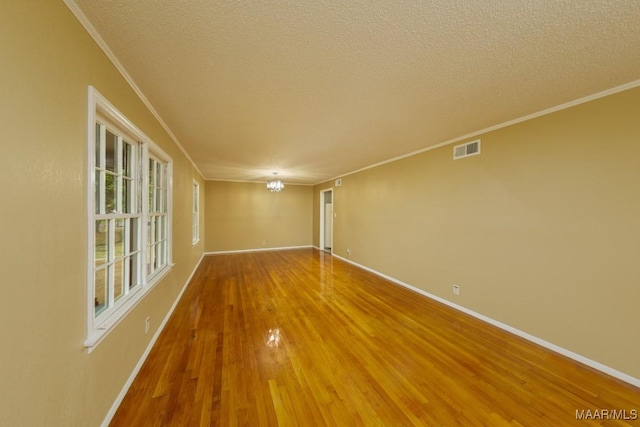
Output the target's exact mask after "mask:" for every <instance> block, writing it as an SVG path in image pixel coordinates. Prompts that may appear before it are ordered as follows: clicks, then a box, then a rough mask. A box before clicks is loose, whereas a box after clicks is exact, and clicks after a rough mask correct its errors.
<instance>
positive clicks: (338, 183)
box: [335, 178, 342, 187]
mask: <svg viewBox="0 0 640 427" xmlns="http://www.w3.org/2000/svg"><path fill="white" fill-rule="evenodd" d="M341 185H342V178H338V179H336V182H335V186H336V187H340V186H341Z"/></svg>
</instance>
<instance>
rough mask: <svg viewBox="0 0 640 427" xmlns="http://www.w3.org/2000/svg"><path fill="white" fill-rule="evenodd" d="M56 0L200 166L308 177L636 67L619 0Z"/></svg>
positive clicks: (634, 39)
mask: <svg viewBox="0 0 640 427" xmlns="http://www.w3.org/2000/svg"><path fill="white" fill-rule="evenodd" d="M74 1H75V4H74V3H73V2H74ZM67 3H68V4H70V7H71V6H74V7H76V6H77V7H79V9H80V10H81V11H82V12H83V13H84V15H85V16H86V17H87V19H88V21H89V22H90V23H91V24H92V25H93V27H94V28H95V30H96V31H97V33H98V34H99V36H100V37H101V38H102V39H103V40H104V42H105V43H106V44H107V45H108V47H109V48H110V50H111V51H112V52H113V54H114V55H115V56H116V57H117V60H118V61H119V62H120V63H121V64H122V66H123V67H124V68H125V69H126V71H127V73H128V74H129V76H130V77H131V79H132V80H133V81H134V82H135V84H136V85H137V86H138V88H139V89H140V91H141V92H142V93H143V94H144V96H145V97H146V98H147V99H148V101H149V102H150V104H151V105H152V106H153V108H154V109H155V110H156V111H157V113H158V114H159V116H160V117H161V118H162V120H163V121H164V122H165V123H166V125H167V126H168V128H169V129H170V130H171V132H172V133H173V134H174V135H175V136H176V138H177V140H178V141H179V142H180V144H181V145H182V146H183V147H184V149H185V150H186V151H187V152H188V154H189V155H190V157H191V158H192V159H193V160H194V162H195V163H196V165H197V167H198V168H199V169H200V171H201V172H202V174H203V175H204V177H205V178H207V179H220V180H247V181H264V180H266V179H268V178H269V177H270V175H271V173H272V172H279V173H280V177H282V178H283V180H284V181H285V182H289V183H305V184H314V183H318V182H321V181H323V180H326V179H329V178H332V177H336V176H339V175H341V174H344V173H347V172H350V171H353V170H357V169H360V168H363V167H366V166H368V165H372V164H375V163H378V162H382V161H385V160H387V159H390V158H393V157H397V156H401V155H403V154H406V153H410V152H413V151H416V150H420V149H424V148H426V147H428V146H431V145H435V144H438V143H442V142H443V141H447V140H450V139H453V138H456V137H459V136H461V135H465V134H468V133H471V132H475V131H478V130H481V129H484V128H487V127H490V126H494V125H497V124H500V123H503V122H506V121H509V120H513V119H516V118H519V117H522V116H525V115H528V114H531V113H535V112H538V111H541V110H544V109H547V108H550V107H554V106H557V105H559V104H563V103H566V102H569V101H572V100H575V99H578V98H581V97H584V96H588V95H591V94H594V93H596V92H600V91H603V90H606V89H610V88H612V87H616V86H619V85H622V84H625V83H629V82H631V81H635V80H638V79H640V2H638V1H633V0H629V1H616V0H607V1H599V2H596V1H588V0H576V1H561V2H560V1H536V0H533V1H532V0H525V1H515V0H514V1H504V0H503V1H498V0H477V1H475V0H464V1H454V0H432V1H416V0H411V1H409V0H396V1H391V2H390V1H387V0H384V1H382V0H366V1H365V0H358V1H345V0H295V1H294V0H288V1H267V0H253V1H249V0H229V1H213V0H165V1H158V0H136V1H130V0H67Z"/></svg>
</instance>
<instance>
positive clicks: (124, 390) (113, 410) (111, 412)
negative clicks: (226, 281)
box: [100, 253, 205, 427]
mask: <svg viewBox="0 0 640 427" xmlns="http://www.w3.org/2000/svg"><path fill="white" fill-rule="evenodd" d="M204 257H205V254H204V253H203V254H202V256H201V257H200V259H199V260H198V262H197V263H196V266H195V267H194V269H193V271H192V272H191V274H190V275H189V278H188V279H187V281H186V282H185V284H184V286H183V287H182V289H181V290H180V292H179V293H178V296H177V297H176V299H175V301H174V302H173V305H172V306H171V308H170V309H169V311H168V312H167V315H166V316H164V319H162V323H160V326H159V327H158V329H157V330H156V333H155V334H153V337H151V341H149V345H147V348H146V349H145V350H144V352H143V353H142V356H141V357H140V360H138V363H137V364H136V366H135V367H134V368H133V371H132V372H131V375H129V378H128V379H127V381H126V382H125V383H124V386H123V387H122V390H121V391H120V393H119V394H118V397H116V400H115V401H114V402H113V405H111V408H110V409H109V412H107V415H106V417H105V418H104V420H103V421H102V424H100V425H101V427H108V426H109V423H111V420H112V419H113V416H114V415H115V414H116V411H117V410H118V407H120V404H121V403H122V400H123V399H124V396H125V395H126V394H127V391H129V387H131V384H132V383H133V380H134V379H135V378H136V376H137V375H138V372H140V369H142V365H143V364H144V362H145V360H147V357H148V356H149V353H150V352H151V349H152V348H153V346H154V344H155V343H156V341H157V340H158V337H159V336H160V333H161V332H162V331H163V329H164V327H165V325H166V324H167V322H168V321H169V318H170V317H171V315H172V314H173V310H175V308H176V306H177V305H178V302H179V301H180V298H182V294H184V291H185V290H186V289H187V286H188V285H189V282H191V279H192V278H193V275H194V274H196V271H197V270H198V267H200V264H201V263H202V260H203V259H204Z"/></svg>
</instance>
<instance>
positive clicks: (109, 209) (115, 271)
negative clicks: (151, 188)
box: [93, 122, 141, 317]
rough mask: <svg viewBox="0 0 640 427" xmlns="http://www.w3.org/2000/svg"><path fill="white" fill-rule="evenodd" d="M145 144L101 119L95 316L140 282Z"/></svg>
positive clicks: (97, 164)
mask: <svg viewBox="0 0 640 427" xmlns="http://www.w3.org/2000/svg"><path fill="white" fill-rule="evenodd" d="M139 158H140V144H139V143H137V142H132V140H131V139H130V138H128V137H125V136H124V135H122V133H121V132H118V131H117V130H115V129H110V128H109V127H108V126H107V125H106V124H104V123H100V122H97V123H96V136H95V165H94V168H95V171H94V177H95V191H94V210H95V214H94V216H93V217H94V227H93V228H94V242H93V243H94V252H93V257H94V266H93V269H94V274H93V277H94V280H93V291H94V314H95V316H96V317H99V316H100V315H101V314H102V313H104V312H106V311H107V309H108V308H110V307H113V306H114V305H116V303H117V302H118V301H119V300H120V299H121V298H122V297H123V296H124V295H127V294H128V293H129V292H131V290H132V289H134V288H135V287H136V286H138V285H140V274H139V269H138V265H139V263H140V249H141V248H140V245H139V242H140V234H139V230H140V218H141V209H140V191H139V188H138V186H139V181H138V178H139V169H140V168H139V165H140V160H139Z"/></svg>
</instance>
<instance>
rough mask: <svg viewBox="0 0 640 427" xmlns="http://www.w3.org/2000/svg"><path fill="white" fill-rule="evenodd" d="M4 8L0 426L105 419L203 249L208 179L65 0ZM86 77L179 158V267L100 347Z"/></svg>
mask: <svg viewBox="0 0 640 427" xmlns="http://www.w3.org/2000/svg"><path fill="white" fill-rule="evenodd" d="M0 8H1V10H2V12H1V13H0V52H1V55H2V58H1V59H0V62H1V63H2V66H0V93H1V94H2V100H1V101H0V122H1V126H0V144H2V145H1V148H2V153H1V155H0V182H1V183H2V186H1V188H2V189H1V190H0V191H1V198H2V208H1V209H0V224H2V238H1V239H0V253H1V257H0V278H1V279H0V280H2V284H1V286H0V306H1V309H0V337H2V338H1V349H0V366H1V367H2V368H1V369H0V425H3V426H4V425H6V426H54V425H55V426H95V425H99V424H100V423H101V422H102V420H103V419H104V417H105V415H106V414H107V411H108V410H109V408H110V407H111V405H112V404H113V402H114V401H115V399H116V396H117V395H118V393H119V392H120V391H121V389H122V387H123V385H124V383H125V381H126V380H127V378H128V377H129V375H130V374H131V372H132V371H133V369H134V367H135V365H136V363H137V362H138V360H139V359H140V357H141V355H142V353H143V351H144V349H145V348H146V346H147V345H148V343H149V342H150V339H151V337H152V336H153V333H154V332H155V330H156V329H157V328H158V326H159V323H160V322H161V321H162V319H163V318H164V316H165V314H166V313H167V312H168V310H169V308H170V307H171V305H172V303H173V302H174V300H175V299H176V297H177V295H178V293H179V291H180V290H181V289H182V287H183V285H184V284H185V282H186V280H187V278H188V277H189V274H190V273H191V271H192V270H193V269H194V267H195V265H196V263H197V261H198V260H199V259H200V256H201V254H202V252H203V250H204V244H203V242H201V243H200V244H198V245H196V246H195V247H192V245H191V210H190V209H191V185H192V182H193V181H192V180H193V178H196V179H198V180H199V181H200V182H201V183H202V184H204V182H203V181H202V179H201V178H200V177H199V175H198V174H197V172H196V171H195V170H194V169H193V168H192V166H191V164H190V163H189V162H188V161H187V160H186V158H185V157H184V156H183V155H182V153H181V152H180V150H179V149H178V148H177V147H176V146H175V145H174V144H173V143H172V141H171V140H170V138H169V137H168V135H167V134H166V133H165V132H164V131H163V129H162V128H161V126H160V125H159V124H158V123H157V122H156V120H155V119H154V117H153V116H152V115H151V114H150V112H149V111H148V110H147V109H146V108H145V107H144V105H143V103H142V102H141V101H140V99H139V98H138V97H137V96H136V95H135V93H134V92H133V91H132V90H131V88H130V87H129V86H128V85H127V83H126V82H125V81H124V80H123V78H122V77H121V76H120V74H119V73H118V72H117V71H116V69H115V68H114V67H113V65H112V64H111V63H110V62H109V60H108V59H107V58H106V57H105V55H104V54H103V53H102V51H101V50H100V49H99V48H98V47H97V45H96V44H95V43H94V42H93V40H92V39H91V37H90V36H89V35H88V34H87V33H86V32H85V30H84V29H83V28H82V26H81V25H80V24H79V22H78V21H77V20H76V18H75V17H74V16H73V15H72V13H71V12H70V11H69V10H68V8H67V7H66V6H65V5H64V4H63V3H62V2H61V1H4V0H3V1H1V6H0ZM88 85H93V86H95V87H96V89H97V90H98V91H100V92H101V93H102V94H103V95H104V96H105V97H106V98H107V99H108V100H109V101H110V102H111V103H113V104H114V105H115V107H116V108H118V109H119V110H120V111H121V112H122V113H124V114H125V115H126V116H127V117H128V118H129V119H130V120H131V121H132V122H134V123H135V124H136V125H137V126H138V127H139V128H140V129H141V130H142V131H143V132H145V133H146V134H147V135H148V136H149V137H150V138H152V139H153V141H154V142H155V143H156V144H158V145H159V146H161V147H162V148H163V150H165V151H166V152H167V154H169V155H170V156H172V157H173V160H174V204H173V212H174V224H173V235H174V246H173V254H174V262H175V267H174V268H173V270H172V271H171V272H170V273H169V275H168V276H167V277H166V278H165V279H164V280H163V281H162V282H161V283H160V284H158V286H157V287H156V288H154V290H153V291H152V292H151V293H150V294H148V295H147V296H146V298H145V299H144V300H143V301H142V302H141V303H140V304H139V305H138V306H137V307H136V308H135V309H134V310H133V311H132V312H131V313H130V314H129V315H128V316H127V317H126V318H125V319H124V320H123V321H122V323H120V325H118V326H117V327H116V328H115V330H113V331H112V332H111V333H110V334H109V336H108V337H107V338H106V339H105V340H104V341H103V342H102V343H101V344H99V345H98V347H96V349H95V350H94V351H93V352H92V353H91V354H88V353H87V350H86V349H85V348H84V347H83V341H84V340H85V338H86V305H87V303H86V301H87V284H86V268H87V230H86V224H87V220H86V206H87V203H86V200H85V199H86V182H87V179H86V168H87V165H86V158H87V149H86V145H87V114H88V111H87V104H88V101H87V87H88ZM147 316H150V317H151V327H152V330H151V331H150V332H149V333H148V334H145V333H144V319H145V318H146V317H147Z"/></svg>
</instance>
